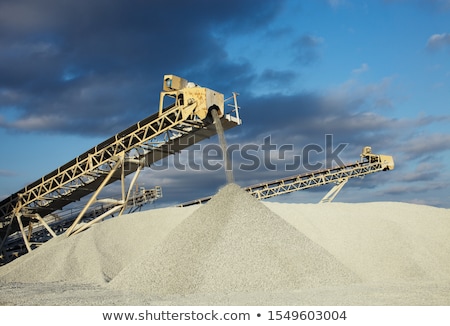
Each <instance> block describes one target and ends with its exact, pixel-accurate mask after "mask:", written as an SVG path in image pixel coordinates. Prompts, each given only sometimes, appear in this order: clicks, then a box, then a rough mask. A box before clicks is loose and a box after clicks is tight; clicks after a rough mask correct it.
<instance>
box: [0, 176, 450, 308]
mask: <svg viewBox="0 0 450 326" xmlns="http://www.w3.org/2000/svg"><path fill="white" fill-rule="evenodd" d="M448 257H450V209H443V208H435V207H431V206H425V205H414V204H406V203H393V202H392V203H386V202H384V203H361V204H343V203H329V204H281V203H262V202H258V201H256V200H255V199H254V198H252V197H251V196H249V195H248V194H247V193H245V192H244V191H243V190H242V189H240V188H239V187H238V186H237V185H235V184H229V185H227V186H225V187H224V188H222V189H221V190H220V191H219V192H218V194H216V196H214V197H213V199H212V200H211V201H210V202H209V203H208V204H205V205H203V206H200V207H199V206H192V207H186V208H164V209H155V210H149V211H145V212H140V213H134V214H130V215H124V216H121V217H118V218H114V219H111V220H108V221H105V222H102V223H99V224H97V225H95V226H93V227H92V228H90V229H88V230H86V231H84V232H82V233H80V234H78V235H76V236H72V237H69V238H66V237H64V236H60V237H58V238H56V239H53V240H51V241H49V242H47V243H45V244H44V245H42V247H41V248H39V249H37V250H34V251H33V252H32V253H30V254H27V255H24V256H22V257H20V258H18V259H16V260H15V261H13V262H12V263H10V264H7V265H5V266H2V267H0V305H2V304H18V305H128V304H130V305H177V304H180V305H186V304H188V305H203V304H207V305H215V304H218V305H291V304H296V305H299V304H300V305H375V304H376V305H380V304H384V305H450V295H449V293H450V259H449V258H448Z"/></svg>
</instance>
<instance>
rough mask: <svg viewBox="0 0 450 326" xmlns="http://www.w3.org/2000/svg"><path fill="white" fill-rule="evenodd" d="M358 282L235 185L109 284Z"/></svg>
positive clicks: (200, 289) (221, 286)
mask: <svg viewBox="0 0 450 326" xmlns="http://www.w3.org/2000/svg"><path fill="white" fill-rule="evenodd" d="M357 281H359V278H358V277H357V276H356V275H355V274H354V273H353V272H351V271H350V270H349V269H348V268H346V267H345V266H344V265H342V264H341V263H340V262H339V261H337V260H336V259H335V258H334V257H333V256H332V255H331V254H330V253H329V252H327V251H326V250H325V249H323V248H322V247H320V246H319V245H317V244H316V243H314V242H313V241H312V240H310V239H309V238H308V237H306V236H305V235H304V234H302V233H301V232H300V231H298V230H296V229H295V228H294V227H292V226H291V225H290V224H288V223H287V222H286V221H285V220H283V219H282V218H281V217H279V216H278V215H276V214H274V213H273V212H272V211H270V210H269V209H268V208H267V207H265V206H264V205H263V204H262V203H261V202H259V201H258V200H256V199H255V198H253V197H252V196H251V195H249V194H248V193H247V192H245V191H244V190H243V189H241V188H240V187H239V186H237V185H236V184H228V185H227V186H225V187H224V188H222V189H221V190H220V191H219V192H218V194H216V195H215V196H214V197H213V198H212V199H211V200H210V201H209V202H208V203H207V204H206V205H204V206H202V207H200V208H199V209H198V210H196V211H195V212H194V213H193V214H192V215H191V216H189V217H188V218H186V219H185V220H184V221H183V222H182V223H180V224H179V225H178V226H177V227H176V228H175V229H174V230H173V231H172V232H171V233H170V234H169V235H168V236H167V237H166V238H165V239H164V240H163V242H162V243H161V244H160V245H159V246H157V247H155V248H154V250H150V251H149V252H148V253H147V254H145V255H144V256H142V257H140V258H139V259H138V261H136V262H135V263H134V264H132V265H131V266H128V267H127V268H125V269H124V270H122V271H121V272H120V273H119V274H118V275H117V276H116V277H115V278H114V279H113V280H112V282H111V283H110V286H112V287H114V288H120V289H132V290H135V291H145V292H147V293H151V294H158V295H167V294H192V293H214V292H228V293H229V292H251V291H263V292H264V291H281V290H287V289H291V290H292V289H302V288H312V287H320V286H327V285H338V284H339V285H340V284H349V283H354V282H357Z"/></svg>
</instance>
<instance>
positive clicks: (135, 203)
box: [0, 186, 162, 265]
mask: <svg viewBox="0 0 450 326" xmlns="http://www.w3.org/2000/svg"><path fill="white" fill-rule="evenodd" d="M159 198H162V190H161V187H159V186H156V187H155V188H152V189H145V188H141V189H138V190H135V191H134V192H133V194H132V195H131V196H130V197H129V199H128V202H127V209H128V210H129V213H131V212H135V211H137V210H140V209H141V208H142V207H143V206H144V205H145V204H148V203H152V202H154V201H155V200H157V199H159ZM120 205H121V200H117V199H116V200H115V199H102V200H99V201H98V202H97V205H96V206H94V207H92V208H90V209H89V210H88V211H87V212H86V213H85V215H83V217H82V220H81V222H82V223H84V224H83V225H88V224H89V226H90V225H92V224H94V223H97V222H98V221H99V220H103V219H106V218H108V217H112V216H114V214H116V213H117V211H118V209H116V208H117V207H118V206H120ZM80 211H81V209H77V208H71V209H68V210H64V211H61V212H57V213H53V214H50V215H48V216H46V218H45V220H44V219H42V218H41V217H40V216H39V214H37V215H36V219H39V222H36V223H34V224H33V228H32V229H30V228H28V229H24V231H25V233H26V238H27V242H24V241H23V234H21V233H19V232H16V233H15V234H13V235H11V236H10V237H9V238H8V239H7V241H6V243H5V245H4V248H3V251H4V255H5V258H7V259H3V261H2V260H0V265H2V264H4V263H6V262H8V261H10V260H13V259H14V258H17V257H19V256H22V255H23V254H25V253H27V252H28V251H29V247H31V248H32V249H33V248H35V247H38V246H39V245H41V244H43V243H44V242H46V241H48V240H50V239H51V238H52V237H55V236H57V235H60V234H62V233H64V232H66V230H67V229H68V228H69V227H70V226H71V225H72V224H73V221H74V220H75V218H76V217H78V215H79V212H80ZM80 232H81V229H80Z"/></svg>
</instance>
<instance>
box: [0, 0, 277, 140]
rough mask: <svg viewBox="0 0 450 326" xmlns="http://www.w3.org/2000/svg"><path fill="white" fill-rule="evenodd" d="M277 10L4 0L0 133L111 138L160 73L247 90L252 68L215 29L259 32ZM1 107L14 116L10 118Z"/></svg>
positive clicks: (142, 106) (132, 117) (153, 99)
mask: <svg viewBox="0 0 450 326" xmlns="http://www.w3.org/2000/svg"><path fill="white" fill-rule="evenodd" d="M255 6H256V7H257V8H258V10H257V11H255ZM281 6H282V2H281V1H280V2H265V3H260V2H257V1H252V0H248V1H237V0H236V1H228V2H226V3H225V2H223V3H222V2H220V3H216V4H215V5H214V6H211V4H210V3H209V2H208V1H194V2H186V1H172V2H171V3H170V5H169V4H168V3H167V2H166V1H133V2H132V3H130V2H129V1H114V2H111V1H105V0H100V1H94V2H80V1H64V2H62V1H56V0H41V1H31V0H30V1H2V2H0V47H1V49H2V51H1V52H0V115H2V116H3V118H2V123H1V127H4V128H11V129H18V130H25V131H36V130H37V131H39V130H45V131H46V132H57V133H72V134H84V135H85V134H97V135H105V136H106V135H110V134H111V132H113V131H115V132H116V131H119V130H120V128H124V127H126V126H128V125H129V124H131V123H134V122H136V121H137V120H138V119H141V118H143V117H145V116H147V115H148V114H151V113H153V112H154V111H155V110H156V105H157V103H158V96H159V91H160V85H161V81H162V76H163V75H164V74H167V73H174V74H179V75H182V76H184V74H185V73H186V74H189V78H191V75H192V77H193V78H197V77H198V78H199V80H194V81H196V82H198V83H204V84H206V83H207V84H208V87H211V88H216V89H219V88H220V89H221V91H222V87H224V86H226V89H225V90H224V91H228V90H229V89H230V88H231V87H230V85H241V86H244V87H245V85H246V84H247V83H248V79H251V78H252V76H251V75H252V67H251V65H250V64H249V63H248V62H234V61H233V60H232V59H230V58H228V57H227V52H226V50H225V49H224V48H223V47H222V45H221V42H220V40H219V39H220V35H221V34H220V33H222V32H225V31H226V32H239V33H246V32H249V31H252V30H254V29H256V28H259V27H261V26H264V25H265V24H267V23H268V22H269V21H270V20H271V19H273V17H275V15H276V14H277V12H278V10H279V8H280V7H281ZM194 72H195V73H194ZM246 76H247V77H246ZM5 108H8V109H9V110H11V108H13V109H14V110H15V114H14V115H13V116H14V117H13V118H12V117H10V116H7V115H6V114H5V113H3V112H2V110H3V111H4V110H5ZM89 121H91V123H89Z"/></svg>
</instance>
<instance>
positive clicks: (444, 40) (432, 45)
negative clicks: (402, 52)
mask: <svg viewBox="0 0 450 326" xmlns="http://www.w3.org/2000/svg"><path fill="white" fill-rule="evenodd" d="M445 46H450V34H449V33H442V34H433V35H431V36H430V37H429V39H428V42H427V48H428V49H430V50H437V49H441V48H443V47H445Z"/></svg>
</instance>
